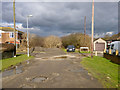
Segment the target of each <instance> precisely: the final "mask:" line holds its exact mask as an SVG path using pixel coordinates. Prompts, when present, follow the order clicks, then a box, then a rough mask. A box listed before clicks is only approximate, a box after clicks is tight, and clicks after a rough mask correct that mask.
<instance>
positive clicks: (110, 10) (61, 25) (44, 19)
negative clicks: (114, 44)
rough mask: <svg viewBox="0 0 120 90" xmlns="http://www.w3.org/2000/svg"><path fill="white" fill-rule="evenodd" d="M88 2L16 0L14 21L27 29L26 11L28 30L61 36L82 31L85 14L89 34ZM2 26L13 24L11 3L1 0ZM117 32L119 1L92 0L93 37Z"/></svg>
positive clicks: (23, 29)
mask: <svg viewBox="0 0 120 90" xmlns="http://www.w3.org/2000/svg"><path fill="white" fill-rule="evenodd" d="M91 12H92V3H91V2H17V3H16V24H17V26H18V27H19V30H21V31H24V32H26V29H25V28H26V19H27V15H29V14H32V15H33V17H30V18H29V28H31V29H30V30H29V31H30V32H31V33H35V34H37V35H40V36H48V35H57V36H64V35H68V34H70V33H76V32H80V33H83V32H84V17H85V16H86V18H87V19H86V22H87V31H86V32H87V34H89V35H90V34H91V19H92V18H91V17H92V13H91ZM0 25H1V26H13V3H11V2H2V23H0ZM115 33H118V3H117V2H106V3H105V2H95V37H99V36H103V35H105V34H115Z"/></svg>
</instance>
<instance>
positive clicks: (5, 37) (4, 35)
mask: <svg viewBox="0 0 120 90" xmlns="http://www.w3.org/2000/svg"><path fill="white" fill-rule="evenodd" d="M16 38H17V34H16ZM7 41H14V37H13V38H10V34H9V33H2V38H0V42H2V43H5V42H7Z"/></svg>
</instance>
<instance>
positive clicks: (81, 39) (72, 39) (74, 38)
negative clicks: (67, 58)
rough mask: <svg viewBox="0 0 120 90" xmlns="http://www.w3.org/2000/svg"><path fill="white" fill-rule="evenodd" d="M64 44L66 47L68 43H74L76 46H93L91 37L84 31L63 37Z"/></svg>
mask: <svg viewBox="0 0 120 90" xmlns="http://www.w3.org/2000/svg"><path fill="white" fill-rule="evenodd" d="M61 39H62V43H63V46H64V47H65V48H66V47H67V46H68V45H74V46H75V47H76V48H80V47H89V48H90V46H91V38H90V37H89V36H88V35H85V36H84V34H82V33H75V34H71V35H68V36H64V37H62V38H61Z"/></svg>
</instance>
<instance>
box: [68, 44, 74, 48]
mask: <svg viewBox="0 0 120 90" xmlns="http://www.w3.org/2000/svg"><path fill="white" fill-rule="evenodd" d="M67 48H75V47H74V46H73V45H69V46H68V47H67Z"/></svg>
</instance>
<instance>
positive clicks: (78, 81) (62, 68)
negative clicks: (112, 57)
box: [2, 48, 103, 88]
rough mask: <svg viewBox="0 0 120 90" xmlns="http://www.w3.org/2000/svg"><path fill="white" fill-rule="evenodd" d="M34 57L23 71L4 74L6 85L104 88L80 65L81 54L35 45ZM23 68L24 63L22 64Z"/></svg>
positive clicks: (14, 86) (4, 86) (18, 86)
mask: <svg viewBox="0 0 120 90" xmlns="http://www.w3.org/2000/svg"><path fill="white" fill-rule="evenodd" d="M32 55H34V56H35V58H34V59H32V60H30V62H29V63H28V64H26V65H23V67H22V70H23V71H22V72H21V73H18V74H13V75H9V76H3V79H2V80H3V88H102V87H103V86H102V85H101V83H99V82H98V80H97V79H95V78H94V77H92V75H91V74H90V73H88V72H87V71H86V70H85V69H84V68H83V67H82V65H81V64H80V62H81V61H82V58H83V56H82V55H81V54H79V53H65V52H64V51H63V50H61V49H55V48H53V49H42V48H35V51H34V52H33V53H32ZM18 67H20V66H18Z"/></svg>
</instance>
